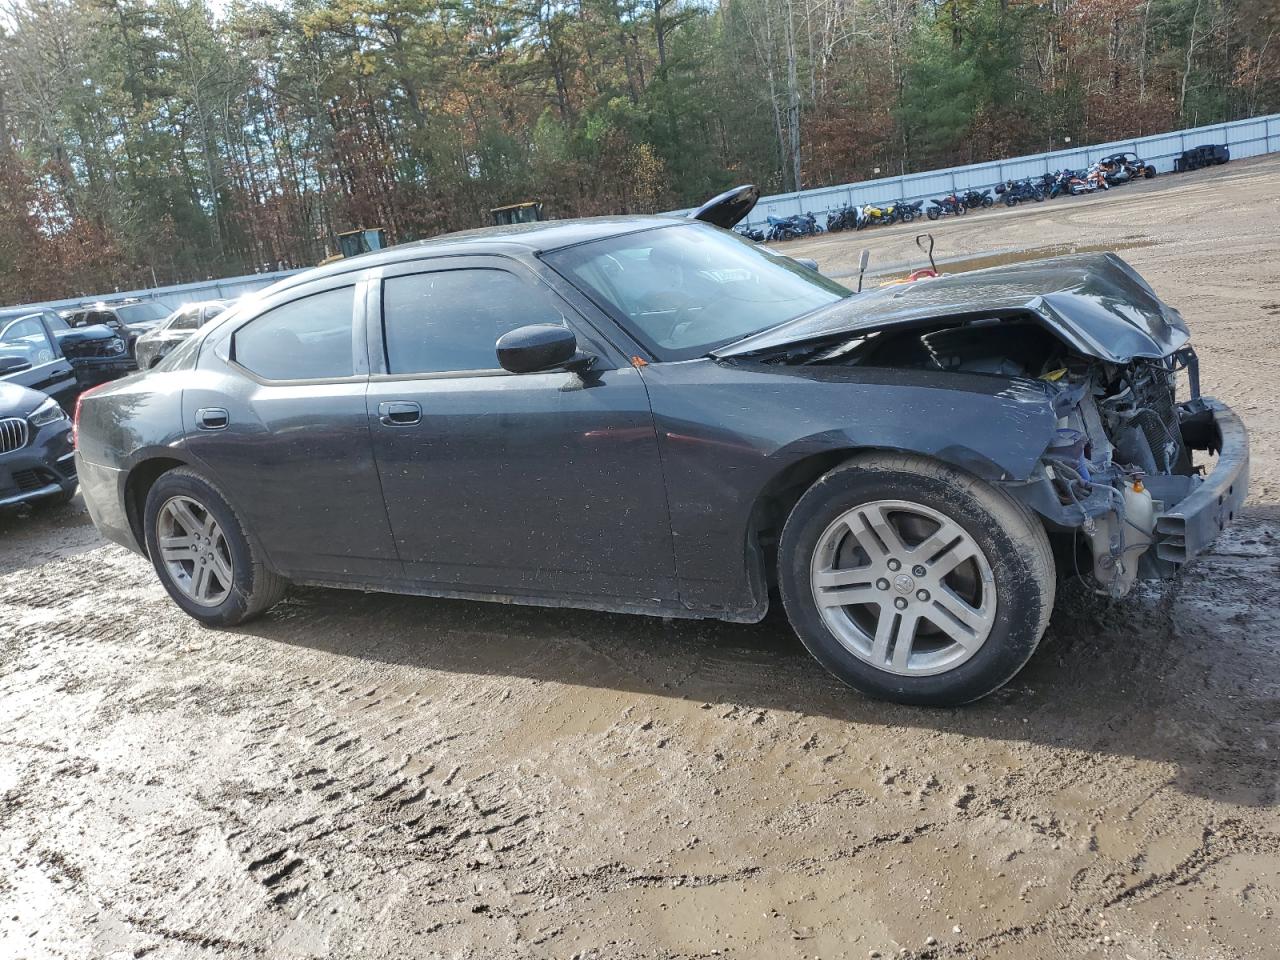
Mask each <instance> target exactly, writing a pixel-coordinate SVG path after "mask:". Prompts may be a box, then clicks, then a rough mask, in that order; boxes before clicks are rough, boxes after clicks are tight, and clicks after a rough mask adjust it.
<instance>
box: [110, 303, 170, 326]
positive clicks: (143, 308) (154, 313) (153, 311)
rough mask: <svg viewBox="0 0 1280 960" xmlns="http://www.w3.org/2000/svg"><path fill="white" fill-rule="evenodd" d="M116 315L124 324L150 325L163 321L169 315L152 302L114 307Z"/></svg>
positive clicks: (167, 311) (166, 310)
mask: <svg viewBox="0 0 1280 960" xmlns="http://www.w3.org/2000/svg"><path fill="white" fill-rule="evenodd" d="M116 315H117V316H119V317H120V319H121V320H123V321H124V322H125V323H150V322H151V321H153V320H163V319H164V318H165V317H167V316H168V315H169V309H168V307H164V306H161V305H160V304H158V303H153V302H148V303H128V304H125V305H124V306H123V307H116Z"/></svg>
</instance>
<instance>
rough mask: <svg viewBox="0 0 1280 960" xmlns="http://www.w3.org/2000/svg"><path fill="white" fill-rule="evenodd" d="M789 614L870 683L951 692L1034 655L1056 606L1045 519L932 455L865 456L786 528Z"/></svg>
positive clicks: (989, 684)
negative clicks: (934, 458)
mask: <svg viewBox="0 0 1280 960" xmlns="http://www.w3.org/2000/svg"><path fill="white" fill-rule="evenodd" d="M778 579H779V586H780V589H781V593H782V599H783V603H784V605H785V607H786V610H787V616H788V618H789V619H790V621H791V624H792V626H793V627H794V629H795V631H796V633H797V634H798V635H799V637H800V640H801V641H802V642H803V643H804V645H805V647H806V648H808V650H809V652H810V653H812V654H813V656H814V657H815V658H817V660H818V661H819V662H820V663H822V665H823V666H825V667H826V668H827V669H828V670H830V671H831V672H832V673H833V674H835V675H836V676H837V677H839V678H840V679H841V680H843V681H844V682H845V683H847V684H849V685H850V686H852V687H855V688H856V689H858V690H861V691H862V692H863V693H866V694H868V695H870V696H873V697H878V698H881V699H885V700H894V701H897V702H899V703H910V704H926V705H936V706H954V705H958V704H962V703H968V702H969V701H971V700H976V699H978V698H979V697H983V696H986V695H987V694H989V693H991V692H992V691H993V690H996V689H997V688H999V687H1000V686H1002V685H1003V684H1004V683H1005V682H1007V681H1008V680H1009V679H1010V678H1011V677H1012V676H1013V675H1014V674H1015V673H1017V672H1018V670H1019V669H1021V668H1022V666H1023V664H1025V663H1026V662H1027V660H1028V659H1029V658H1030V657H1031V654H1032V653H1033V652H1034V651H1035V649H1036V645H1037V644H1038V643H1039V642H1040V638H1041V636H1042V635H1043V634H1044V630H1045V627H1046V626H1047V625H1048V622H1049V614H1050V612H1051V610H1052V609H1053V600H1054V589H1055V577H1054V565H1053V558H1052V554H1051V552H1050V547H1049V541H1048V537H1047V536H1046V535H1045V531H1044V528H1043V526H1042V525H1041V524H1040V522H1039V521H1038V520H1037V519H1036V518H1035V517H1034V516H1032V515H1031V514H1030V513H1029V512H1028V511H1026V510H1025V509H1024V508H1023V507H1021V506H1020V505H1019V504H1018V503H1017V502H1015V501H1014V500H1012V499H1010V498H1009V497H1008V496H1007V495H1006V494H1004V493H1003V492H1001V491H999V490H997V489H995V488H993V487H991V486H989V485H987V484H985V483H983V482H981V481H979V480H977V479H975V478H973V477H971V476H969V475H967V474H965V473H962V472H961V471H959V470H956V469H954V468H952V467H948V466H945V465H943V464H940V463H937V462H935V461H932V460H927V459H925V458H922V457H914V456H901V455H887V456H880V455H869V456H862V457H857V458H855V459H853V460H851V461H849V462H848V463H845V464H843V465H841V466H839V467H836V468H835V469H834V470H832V471H830V472H829V473H827V474H826V475H825V476H823V477H822V478H821V479H819V480H818V482H817V483H815V484H814V485H813V486H812V487H811V488H810V489H809V491H808V492H807V493H805V494H804V496H802V497H801V498H800V501H799V502H798V503H797V504H796V506H795V508H794V509H793V510H792V512H791V515H790V517H789V518H788V519H787V522H786V525H785V527H784V529H783V533H782V541H781V544H780V547H779V553H778Z"/></svg>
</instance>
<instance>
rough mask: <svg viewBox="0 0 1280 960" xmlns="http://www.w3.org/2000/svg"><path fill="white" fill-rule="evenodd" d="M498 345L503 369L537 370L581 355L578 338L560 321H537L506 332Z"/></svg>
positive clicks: (526, 371)
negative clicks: (559, 322)
mask: <svg viewBox="0 0 1280 960" xmlns="http://www.w3.org/2000/svg"><path fill="white" fill-rule="evenodd" d="M497 349H498V364H499V365H500V366H501V367H502V369H503V370H507V371H509V372H511V373H536V372H537V371H539V370H553V369H555V368H556V367H564V366H567V365H569V364H570V363H572V362H573V361H574V359H575V358H577V357H578V338H577V337H575V336H574V334H573V331H572V330H570V329H569V328H568V327H565V326H561V325H560V324H558V323H534V324H530V325H529V326H527V327H518V328H516V329H515V330H512V331H511V332H510V333H504V334H503V335H502V336H501V337H499V338H498V344H497Z"/></svg>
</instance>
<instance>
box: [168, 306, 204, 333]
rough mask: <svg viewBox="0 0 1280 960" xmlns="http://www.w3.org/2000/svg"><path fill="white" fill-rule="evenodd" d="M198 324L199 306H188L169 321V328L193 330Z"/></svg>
mask: <svg viewBox="0 0 1280 960" xmlns="http://www.w3.org/2000/svg"><path fill="white" fill-rule="evenodd" d="M199 326H200V308H199V307H188V308H187V309H185V310H183V311H182V312H181V313H179V314H178V315H177V316H176V317H174V318H173V320H171V321H170V322H169V329H170V330H195V329H198V328H199Z"/></svg>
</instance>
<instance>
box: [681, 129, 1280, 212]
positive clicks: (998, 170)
mask: <svg viewBox="0 0 1280 960" xmlns="http://www.w3.org/2000/svg"><path fill="white" fill-rule="evenodd" d="M1206 144H1225V145H1226V146H1227V147H1228V148H1229V149H1230V150H1231V159H1232V160H1243V159H1244V158H1245V157H1255V156H1258V155H1259V154H1264V153H1280V114H1271V115H1269V116H1265V117H1254V118H1252V119H1249V120H1236V121H1234V122H1232V123H1215V124H1213V125H1211V126H1207V127H1195V128H1193V129H1190V130H1178V131H1175V132H1173V133H1160V134H1156V135H1155V136H1150V137H1138V138H1136V139H1133V140H1114V141H1112V142H1111V143H1100V144H1097V145H1095V146H1090V147H1074V148H1072V149H1069V150H1054V151H1050V152H1048V153H1037V154H1031V155H1029V156H1025V157H1012V158H1010V159H1008V160H992V161H990V162H988V163H972V164H969V165H967V166H963V167H950V168H948V169H946V170H930V171H928V172H925V173H910V174H907V175H906V176H902V177H883V178H881V179H879V180H863V181H862V182H860V183H846V184H844V185H843V186H839V187H819V188H817V189H814V190H801V191H799V192H798V193H780V194H775V195H774V196H769V197H761V198H760V202H759V203H758V204H756V208H755V209H754V210H752V211H751V215H750V216H749V217H748V218H747V220H746V222H747V223H748V224H749V225H751V226H753V227H763V226H765V224H766V223H767V221H768V218H769V217H791V216H795V215H796V214H801V213H812V214H814V215H816V216H818V218H819V220H820V221H821V220H822V218H823V217H825V215H826V214H827V213H830V212H832V211H834V210H839V209H840V208H842V207H844V206H863V205H865V204H868V203H883V202H887V201H892V200H907V201H912V202H914V201H916V200H930V199H933V198H935V197H942V196H945V195H946V194H948V193H953V192H956V191H963V190H970V189H977V190H986V189H989V188H991V187H993V186H995V185H996V184H997V183H1004V182H1005V181H1006V180H1021V179H1022V178H1024V177H1039V176H1041V175H1042V174H1045V173H1051V172H1053V171H1056V170H1061V169H1063V168H1064V167H1065V168H1068V169H1072V170H1076V169H1080V168H1082V167H1087V166H1089V165H1090V164H1091V163H1094V162H1095V161H1097V160H1100V159H1102V158H1103V157H1106V156H1109V155H1111V154H1113V153H1121V152H1123V151H1128V150H1132V151H1133V152H1134V153H1136V154H1137V155H1138V156H1140V157H1141V158H1142V159H1143V160H1146V161H1147V162H1148V163H1150V164H1152V165H1153V166H1155V168H1156V171H1157V172H1158V173H1170V172H1171V171H1172V170H1173V161H1174V160H1175V159H1176V158H1177V157H1178V156H1180V155H1181V154H1182V151H1183V150H1188V149H1190V148H1191V147H1199V146H1204V145H1206ZM690 212H692V211H691V210H677V211H672V214H671V215H673V216H685V215H687V214H688V213H690ZM824 226H825V224H824Z"/></svg>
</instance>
